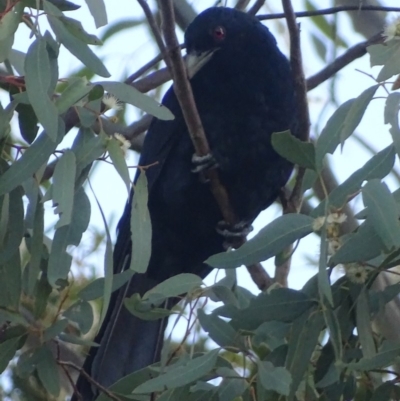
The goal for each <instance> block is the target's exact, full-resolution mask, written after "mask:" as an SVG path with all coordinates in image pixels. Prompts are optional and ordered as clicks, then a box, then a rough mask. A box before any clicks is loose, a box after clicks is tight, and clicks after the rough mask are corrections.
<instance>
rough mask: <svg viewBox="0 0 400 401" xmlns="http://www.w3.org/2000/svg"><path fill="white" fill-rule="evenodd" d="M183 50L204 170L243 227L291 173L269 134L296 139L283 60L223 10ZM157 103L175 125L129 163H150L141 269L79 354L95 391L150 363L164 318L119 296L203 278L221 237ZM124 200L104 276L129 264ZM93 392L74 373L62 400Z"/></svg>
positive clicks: (251, 20)
mask: <svg viewBox="0 0 400 401" xmlns="http://www.w3.org/2000/svg"><path fill="white" fill-rule="evenodd" d="M185 45H186V51H187V58H186V64H187V71H188V77H189V79H190V84H191V87H192V90H193V95H194V99H195V102H196V106H197V109H198V113H199V116H200V118H201V121H202V124H203V127H204V131H205V134H206V137H207V140H208V142H209V146H210V149H211V155H210V156H211V159H212V160H213V163H212V164H213V165H212V166H211V167H210V166H208V168H216V169H217V171H218V176H219V179H220V181H221V183H222V185H223V186H224V188H225V189H226V191H227V194H228V197H229V201H230V204H231V206H232V208H233V210H234V212H235V215H236V217H237V219H238V221H239V222H240V223H241V226H242V227H246V226H251V224H252V222H253V221H254V219H255V218H256V217H257V216H258V214H259V213H260V212H261V211H262V210H264V209H266V208H267V207H268V206H270V205H271V204H272V203H273V202H274V201H275V200H276V198H277V197H278V195H279V193H280V191H281V189H282V187H284V186H285V184H286V183H287V181H288V179H289V178H290V175H291V174H292V171H293V165H292V164H291V163H290V162H289V161H287V160H285V159H284V158H282V157H281V156H280V155H278V153H276V152H275V150H274V149H273V147H272V145H271V136H272V134H273V133H274V132H280V131H285V130H288V129H290V130H291V132H292V134H293V135H298V134H297V132H296V126H297V111H296V96H295V90H294V80H293V76H292V72H291V68H290V63H289V61H288V59H287V58H286V56H284V55H283V53H282V52H281V51H280V50H279V48H278V46H277V42H276V39H275V38H274V36H273V35H272V34H271V32H270V31H269V30H268V28H267V27H266V26H264V25H263V24H262V23H261V22H260V21H259V20H258V19H257V18H256V17H254V16H251V15H249V14H246V13H244V12H242V11H238V10H235V9H231V8H228V7H212V8H208V9H206V10H204V11H203V12H201V13H200V14H199V15H198V16H197V17H196V18H195V19H194V20H193V21H192V23H191V24H190V25H189V26H188V28H187V30H186V32H185ZM162 104H163V105H164V106H166V107H167V108H169V110H171V112H172V113H173V114H174V117H175V118H174V119H173V120H169V121H163V120H159V119H156V118H154V119H153V121H152V123H151V125H150V127H149V129H148V132H147V134H146V136H145V140H144V144H143V149H142V152H141V156H140V160H139V165H141V166H151V167H149V168H148V169H147V170H146V178H147V181H148V209H149V213H150V218H151V224H152V240H151V247H152V252H151V257H150V261H149V265H148V268H147V271H146V272H145V273H143V274H134V275H133V276H132V278H131V279H130V281H129V282H128V283H127V284H126V285H125V286H123V287H122V288H120V289H119V290H117V291H115V292H114V293H113V294H112V297H111V301H110V305H109V309H108V312H107V315H106V317H105V319H104V322H103V324H102V327H101V329H100V330H99V333H98V334H97V337H96V338H95V342H96V343H98V344H99V347H93V348H91V349H90V350H89V353H88V355H87V358H86V361H85V363H84V365H83V369H84V370H85V371H86V372H87V373H88V374H89V375H90V376H91V377H92V378H93V380H95V381H96V382H97V383H99V384H101V385H102V386H104V387H109V386H111V385H112V384H113V383H115V382H116V381H117V380H119V379H121V378H122V377H124V376H126V375H127V374H129V373H132V372H135V371H137V370H139V369H142V368H144V367H146V366H148V365H150V364H153V363H155V362H157V361H159V360H160V352H161V349H162V341H163V336H164V331H165V328H166V324H167V319H165V318H164V319H161V320H155V321H146V320H141V319H140V318H138V317H136V316H134V315H132V314H131V313H130V312H129V311H128V310H127V309H126V308H125V306H124V305H123V299H124V298H125V297H127V296H130V295H132V294H134V293H139V294H140V295H143V294H144V293H145V292H146V291H148V290H150V289H151V288H153V287H154V286H156V285H157V284H159V283H161V282H162V281H164V280H166V279H168V278H171V277H174V276H175V275H178V274H180V273H193V274H196V275H198V276H200V277H202V278H204V277H205V276H207V274H209V273H210V271H211V267H210V266H208V265H207V264H205V263H204V261H205V260H206V259H207V258H208V257H210V256H211V255H213V254H215V253H218V252H222V251H224V242H225V238H224V236H223V235H221V233H220V232H219V230H218V226H219V224H220V222H221V221H223V217H222V214H221V211H220V209H219V207H218V205H217V203H216V200H215V199H214V197H213V195H212V193H211V190H210V187H209V184H208V183H207V182H206V181H205V180H204V179H202V178H201V175H202V174H201V172H200V173H199V171H200V170H202V169H203V168H202V167H201V166H200V167H199V165H200V164H201V163H196V158H194V159H193V154H194V152H195V151H194V147H193V144H192V142H191V139H190V136H189V133H188V128H187V126H186V123H185V120H184V117H183V114H182V110H181V107H180V105H179V103H178V100H177V98H176V95H175V93H174V89H173V86H171V88H170V89H169V90H168V91H167V92H166V94H165V95H164V97H163V100H162ZM193 160H194V161H193ZM206 168H207V167H206ZM140 174H141V173H140V171H138V173H137V175H136V180H137V179H138V177H139V175H140ZM134 196H135V194H134V189H133V190H132V192H131V195H130V197H129V200H128V202H127V205H126V207H125V210H124V212H123V215H122V217H121V220H120V222H119V224H118V235H117V241H116V244H115V247H114V273H120V272H122V271H124V270H126V269H127V268H128V267H129V263H130V258H131V247H132V245H131V229H132V230H135V227H130V213H131V205H132V202H133V199H134ZM175 302H176V301H172V302H170V305H169V307H172V306H173V304H174V303H175ZM77 393H79V394H80V398H78V394H77ZM97 395H98V389H97V388H96V386H95V385H93V384H92V383H89V381H88V380H87V379H86V378H85V376H83V375H81V376H80V377H79V378H78V381H77V384H76V386H75V395H74V396H73V398H72V401H75V400H78V399H82V400H84V401H91V400H94V399H95V398H96V396H97Z"/></svg>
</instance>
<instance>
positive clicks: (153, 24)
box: [137, 0, 168, 63]
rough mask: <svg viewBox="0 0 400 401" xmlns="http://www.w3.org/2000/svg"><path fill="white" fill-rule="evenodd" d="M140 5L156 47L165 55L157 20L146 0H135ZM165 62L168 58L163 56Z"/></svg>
mask: <svg viewBox="0 0 400 401" xmlns="http://www.w3.org/2000/svg"><path fill="white" fill-rule="evenodd" d="M137 2H138V3H139V5H140V7H142V9H143V12H144V14H145V16H146V19H147V22H148V23H149V26H150V29H151V32H152V33H153V36H154V39H155V41H156V43H157V46H158V48H159V49H160V51H161V54H162V55H165V52H166V49H165V45H164V41H163V40H162V37H161V33H160V30H159V28H158V25H157V22H156V20H155V19H154V16H153V13H152V12H151V10H150V7H149V5H148V4H147V1H146V0H137ZM164 60H165V63H168V58H166V57H164Z"/></svg>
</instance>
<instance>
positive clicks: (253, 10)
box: [247, 0, 265, 15]
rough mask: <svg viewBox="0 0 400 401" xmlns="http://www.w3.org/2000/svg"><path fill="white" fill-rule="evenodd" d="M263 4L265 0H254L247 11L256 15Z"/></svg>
mask: <svg viewBox="0 0 400 401" xmlns="http://www.w3.org/2000/svg"><path fill="white" fill-rule="evenodd" d="M264 4H265V0H256V2H255V3H254V4H253V5H252V6H251V8H250V9H249V11H248V12H247V13H248V14H250V15H256V14H257V13H258V11H259V10H260V8H261V7H262V6H263V5H264Z"/></svg>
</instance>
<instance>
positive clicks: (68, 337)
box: [58, 333, 99, 347]
mask: <svg viewBox="0 0 400 401" xmlns="http://www.w3.org/2000/svg"><path fill="white" fill-rule="evenodd" d="M58 338H59V339H60V340H61V341H64V342H67V343H70V344H76V345H83V346H85V347H99V344H97V343H95V342H93V341H89V340H86V339H85V338H81V337H78V336H74V335H73V334H67V333H60V334H59V336H58Z"/></svg>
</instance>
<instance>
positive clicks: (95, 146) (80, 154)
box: [72, 128, 107, 177]
mask: <svg viewBox="0 0 400 401" xmlns="http://www.w3.org/2000/svg"><path fill="white" fill-rule="evenodd" d="M106 143H107V141H106V140H105V138H104V137H103V136H98V135H95V134H94V132H93V130H92V129H90V128H81V129H80V130H79V131H78V134H77V136H76V137H75V140H74V143H73V145H72V150H73V151H74V153H75V157H76V177H79V176H80V175H81V174H82V172H83V171H84V170H85V169H86V167H87V166H89V165H90V164H91V163H92V162H93V161H94V160H96V159H97V158H99V157H100V156H101V155H102V154H103V153H105V151H106Z"/></svg>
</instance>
